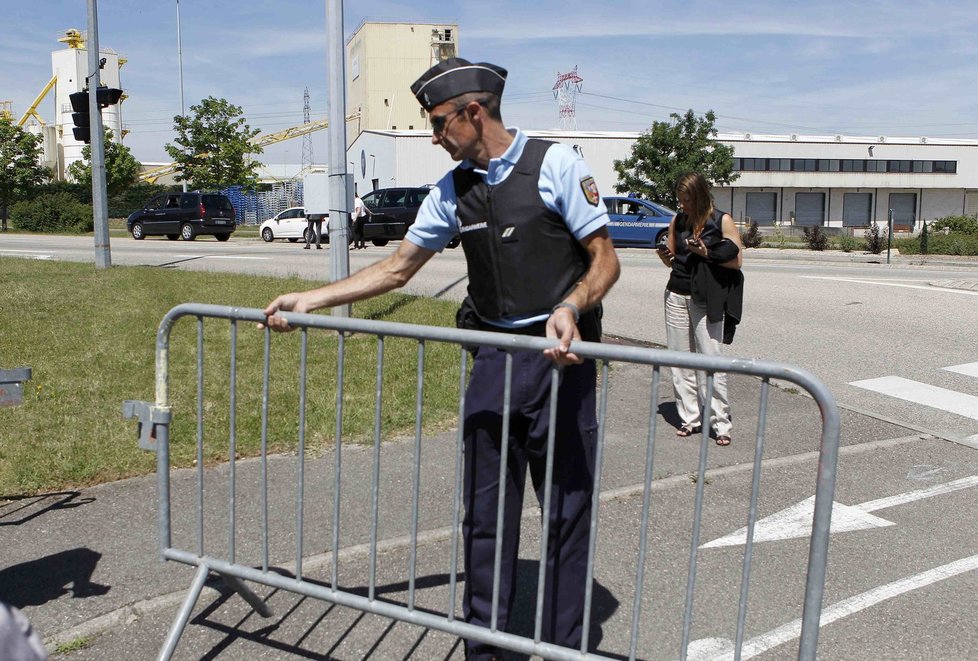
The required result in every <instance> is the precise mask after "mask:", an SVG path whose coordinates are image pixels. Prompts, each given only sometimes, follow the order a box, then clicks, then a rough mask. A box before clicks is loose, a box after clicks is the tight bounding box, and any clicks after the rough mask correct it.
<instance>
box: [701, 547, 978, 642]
mask: <svg viewBox="0 0 978 661" xmlns="http://www.w3.org/2000/svg"><path fill="white" fill-rule="evenodd" d="M975 569H978V555H973V556H971V557H969V558H962V559H961V560H955V561H954V562H950V563H948V564H946V565H941V566H940V567H935V568H934V569H929V570H927V571H925V572H922V573H920V574H917V575H915V576H908V577H906V578H901V579H900V580H898V581H893V582H892V583H887V584H886V585H881V586H879V587H876V588H873V589H872V590H867V591H866V592H862V593H860V594H857V595H855V596H853V597H849V598H848V599H843V600H842V601H839V602H836V603H834V604H832V605H831V606H829V607H827V608H825V609H823V610H822V617H821V618H820V619H819V627H824V626H827V625H829V624H832V623H833V622H835V621H836V620H841V619H842V618H844V617H847V616H849V615H853V614H855V613H858V612H859V611H861V610H865V609H867V608H869V607H870V606H875V605H876V604H879V603H881V602H884V601H886V600H887V599H892V598H893V597H898V596H900V595H901V594H904V593H907V592H911V591H913V590H916V589H918V588H923V587H927V586H928V585H930V584H932V583H937V582H938V581H943V580H945V579H948V578H952V577H954V576H957V575H958V574H964V573H965V572H969V571H974V570H975ZM799 636H801V619H797V620H794V621H792V622H788V623H787V624H783V625H781V626H780V627H778V628H777V629H772V630H771V631H768V632H767V633H762V634H761V635H759V636H755V637H754V638H751V639H750V640H747V641H744V647H743V649H742V650H741V656H740V658H741V659H751V658H753V657H755V656H757V655H759V654H763V653H764V652H767V651H768V650H770V649H773V648H775V647H777V646H778V645H783V644H784V643H787V642H788V641H790V640H794V639H795V638H798V637H799ZM693 646H694V643H690V645H689V647H690V652H692V651H693V649H694V647H693ZM718 647H720V644H719V641H717V640H716V639H710V640H709V641H708V644H705V645H703V646H702V648H703V652H704V653H702V654H697V655H696V656H693V655H692V654H690V655H689V656H687V658H688V659H690V661H693V660H694V659H695V660H697V661H699V660H704V661H705V660H706V659H710V661H732V660H733V659H734V658H735V657H734V653H733V651H732V650H733V643H732V642H730V641H728V644H727V649H728V650H730V651H728V652H725V653H720V654H717V653H716V652H717V648H718Z"/></svg>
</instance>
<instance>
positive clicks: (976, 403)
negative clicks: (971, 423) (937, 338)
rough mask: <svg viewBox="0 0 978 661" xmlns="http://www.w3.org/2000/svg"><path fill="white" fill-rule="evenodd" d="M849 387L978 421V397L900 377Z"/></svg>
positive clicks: (872, 380)
mask: <svg viewBox="0 0 978 661" xmlns="http://www.w3.org/2000/svg"><path fill="white" fill-rule="evenodd" d="M849 385H850V386H856V387H857V388H865V389H866V390H872V391H874V392H878V393H882V394H884V395H890V396H891V397H897V398H898V399H904V400H906V401H908V402H913V403H914V404H923V405H925V406H930V407H931V408H935V409H940V410H942V411H947V412H949V413H954V414H956V415H962V416H964V417H966V418H971V419H972V420H978V397H975V396H973V395H966V394H964V393H960V392H957V391H956V390H948V389H947V388H938V387H937V386H932V385H930V384H927V383H920V382H919V381H911V380H910V379H904V378H903V377H899V376H883V377H880V378H878V379H865V380H863V381H853V382H852V383H850V384H849Z"/></svg>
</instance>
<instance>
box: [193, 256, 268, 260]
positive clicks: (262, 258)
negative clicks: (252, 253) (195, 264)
mask: <svg viewBox="0 0 978 661" xmlns="http://www.w3.org/2000/svg"><path fill="white" fill-rule="evenodd" d="M174 257H176V258H177V259H196V258H207V259H251V260H259V261H265V260H269V259H271V257H246V256H244V255H174Z"/></svg>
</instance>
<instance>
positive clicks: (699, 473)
mask: <svg viewBox="0 0 978 661" xmlns="http://www.w3.org/2000/svg"><path fill="white" fill-rule="evenodd" d="M713 377H714V373H713V372H710V373H709V374H707V377H706V397H705V398H704V400H703V401H704V402H705V403H704V404H703V405H701V406H700V424H701V425H702V427H703V429H702V432H701V433H700V458H699V466H698V468H697V469H696V502H695V505H694V507H693V535H692V541H691V542H690V546H689V570H688V571H687V573H686V607H685V609H684V610H683V640H682V649H680V651H679V661H686V652H687V650H688V648H689V630H690V625H691V624H692V621H693V591H694V589H695V588H696V551H697V549H698V548H699V545H700V523H701V522H702V520H703V490H704V487H705V486H706V454H707V449H708V448H709V441H710V422H711V418H712V417H713Z"/></svg>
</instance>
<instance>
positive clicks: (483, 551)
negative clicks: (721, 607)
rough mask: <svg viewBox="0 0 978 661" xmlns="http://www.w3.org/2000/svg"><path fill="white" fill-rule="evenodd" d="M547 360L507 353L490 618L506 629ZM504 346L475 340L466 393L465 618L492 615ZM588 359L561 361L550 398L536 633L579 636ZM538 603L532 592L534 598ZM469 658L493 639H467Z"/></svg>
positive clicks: (542, 436)
mask: <svg viewBox="0 0 978 661" xmlns="http://www.w3.org/2000/svg"><path fill="white" fill-rule="evenodd" d="M552 367H553V363H551V362H550V360H548V359H547V358H545V357H544V356H543V354H542V353H541V352H539V351H518V352H515V353H514V354H513V369H512V386H511V388H512V390H511V394H510V398H511V399H510V423H509V448H508V454H507V457H506V462H507V466H508V470H507V471H506V503H505V510H504V512H505V514H504V522H503V538H502V547H503V549H502V562H501V567H500V580H499V610H498V616H497V627H498V629H499V630H500V631H505V630H506V625H507V620H508V616H509V613H510V611H511V608H512V604H513V595H514V593H515V584H516V561H517V555H518V551H519V541H520V514H521V511H522V506H523V491H524V486H525V483H526V473H527V469H528V468H529V472H530V477H531V479H532V481H533V487H534V489H535V490H536V493H537V499H538V501H539V502H540V505H541V507H542V505H543V496H544V478H545V469H546V447H547V432H548V426H549V422H550V379H551V376H550V374H551V372H550V371H551V368H552ZM505 370H506V352H504V351H502V350H498V349H491V348H487V347H480V348H479V349H478V352H477V354H476V358H475V363H474V365H473V368H472V374H471V377H470V380H469V386H468V389H467V390H466V395H465V431H464V440H465V476H464V487H463V488H464V497H463V498H464V503H465V518H464V520H463V526H462V531H463V535H464V542H465V599H464V614H465V621H466V622H470V623H473V624H478V625H480V626H485V627H488V626H490V623H491V617H492V615H491V611H492V585H493V570H494V560H495V547H496V514H497V505H498V498H499V466H500V461H501V457H500V454H501V448H502V444H501V438H502V429H503V392H504V388H505ZM595 382H596V378H595V365H594V361H585V362H584V363H583V364H581V365H572V366H569V367H565V368H563V370H562V372H561V378H560V386H559V390H558V403H557V418H556V420H557V422H556V427H557V429H556V437H555V439H554V469H553V486H552V489H551V495H550V504H551V506H550V513H549V516H550V535H549V544H548V548H547V579H546V586H545V596H544V606H543V632H542V634H543V640H545V641H547V642H552V643H556V644H559V645H566V646H568V647H577V646H580V643H581V634H582V624H583V613H584V593H585V588H586V585H585V580H586V576H587V553H588V537H589V532H590V525H591V497H592V492H593V484H594V449H595V443H596V439H597V427H598V425H597V420H596V416H595V393H594V391H595ZM534 603H535V602H534ZM466 649H467V652H468V658H471V659H477V658H480V657H484V656H488V655H489V654H491V649H490V648H487V647H485V646H481V645H478V644H474V643H469V642H468V641H467V642H466Z"/></svg>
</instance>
